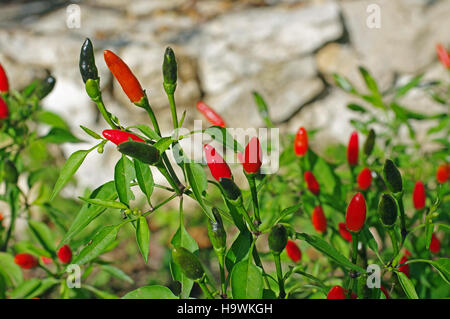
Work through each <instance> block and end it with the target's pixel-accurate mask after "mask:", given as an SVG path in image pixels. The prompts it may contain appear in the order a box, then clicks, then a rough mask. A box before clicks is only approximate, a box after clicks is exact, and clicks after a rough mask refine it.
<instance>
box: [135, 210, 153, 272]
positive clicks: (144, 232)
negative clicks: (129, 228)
mask: <svg viewBox="0 0 450 319" xmlns="http://www.w3.org/2000/svg"><path fill="white" fill-rule="evenodd" d="M136 241H137V244H138V246H139V250H140V251H141V254H142V256H143V257H144V260H145V263H147V262H148V252H149V245H150V230H149V229H148V224H147V219H146V218H145V217H144V216H140V217H139V218H138V220H137V226H136Z"/></svg>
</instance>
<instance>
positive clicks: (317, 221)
mask: <svg viewBox="0 0 450 319" xmlns="http://www.w3.org/2000/svg"><path fill="white" fill-rule="evenodd" d="M312 223H313V225H314V228H315V229H316V231H318V232H319V233H324V232H325V231H326V230H327V218H326V217H325V214H324V213H323V209H322V206H316V207H314V210H313V213H312Z"/></svg>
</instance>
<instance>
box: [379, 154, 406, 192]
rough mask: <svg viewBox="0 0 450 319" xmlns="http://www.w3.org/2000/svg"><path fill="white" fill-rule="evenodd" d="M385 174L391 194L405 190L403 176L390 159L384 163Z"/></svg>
mask: <svg viewBox="0 0 450 319" xmlns="http://www.w3.org/2000/svg"><path fill="white" fill-rule="evenodd" d="M383 173H384V180H385V181H386V185H387V186H388V188H389V190H390V191H391V192H393V193H399V192H401V191H402V190H403V183H402V175H401V174H400V171H399V170H398V168H397V166H395V164H394V162H393V161H391V160H390V159H387V160H386V162H385V163H384V167H383Z"/></svg>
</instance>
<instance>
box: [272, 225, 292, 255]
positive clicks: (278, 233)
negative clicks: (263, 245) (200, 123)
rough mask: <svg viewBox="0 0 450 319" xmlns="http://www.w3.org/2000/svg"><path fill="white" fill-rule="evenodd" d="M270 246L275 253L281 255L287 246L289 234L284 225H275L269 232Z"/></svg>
mask: <svg viewBox="0 0 450 319" xmlns="http://www.w3.org/2000/svg"><path fill="white" fill-rule="evenodd" d="M268 240H269V248H270V250H271V252H272V254H274V255H279V254H280V253H281V252H282V251H283V249H284V248H285V247H286V244H287V241H288V234H287V231H286V228H285V227H284V226H283V225H279V224H278V225H275V226H273V227H272V229H271V230H270V233H269V239H268Z"/></svg>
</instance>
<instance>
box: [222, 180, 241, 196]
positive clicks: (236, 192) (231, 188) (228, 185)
mask: <svg viewBox="0 0 450 319" xmlns="http://www.w3.org/2000/svg"><path fill="white" fill-rule="evenodd" d="M219 183H220V185H222V188H223V190H224V191H225V196H226V197H227V198H228V199H231V200H233V201H235V200H237V199H238V198H239V197H241V190H240V189H239V187H238V186H237V185H236V184H235V183H234V182H233V180H232V179H230V178H226V177H221V178H220V179H219Z"/></svg>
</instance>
